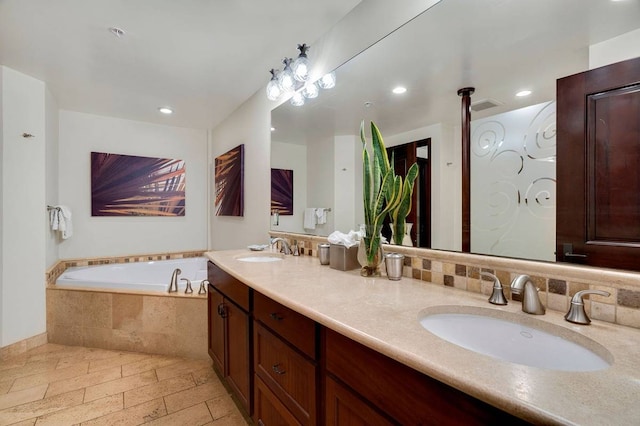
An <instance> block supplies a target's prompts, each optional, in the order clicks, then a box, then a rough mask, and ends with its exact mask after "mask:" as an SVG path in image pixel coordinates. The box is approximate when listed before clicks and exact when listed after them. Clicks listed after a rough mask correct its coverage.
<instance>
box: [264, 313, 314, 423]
mask: <svg viewBox="0 0 640 426" xmlns="http://www.w3.org/2000/svg"><path fill="white" fill-rule="evenodd" d="M253 341H254V346H253V347H254V371H255V374H256V375H257V376H258V377H259V378H260V379H261V380H262V381H263V382H264V383H265V384H266V385H267V386H268V387H269V389H271V391H272V392H273V393H274V395H276V396H277V397H278V400H279V401H281V402H282V404H284V405H285V406H286V407H287V409H288V410H289V411H290V412H291V413H292V414H293V415H294V416H295V417H296V419H298V421H300V423H302V424H305V425H312V424H316V405H317V404H316V384H317V368H316V365H315V364H314V363H313V362H311V361H309V360H308V359H307V358H305V357H304V356H302V355H301V354H299V353H298V352H296V351H295V350H293V349H292V348H291V347H289V345H287V344H286V343H284V342H283V341H282V340H281V339H280V338H278V337H277V336H276V335H275V334H272V333H271V332H270V331H269V330H268V329H267V328H266V327H264V326H262V325H261V324H260V323H257V322H256V323H254V328H253Z"/></svg>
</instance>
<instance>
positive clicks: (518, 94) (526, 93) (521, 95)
mask: <svg viewBox="0 0 640 426" xmlns="http://www.w3.org/2000/svg"><path fill="white" fill-rule="evenodd" d="M530 94H531V90H521V91H519V92H518V93H516V96H517V97H519V98H522V97H524V96H529V95H530Z"/></svg>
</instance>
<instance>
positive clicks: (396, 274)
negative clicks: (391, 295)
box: [384, 253, 404, 281]
mask: <svg viewBox="0 0 640 426" xmlns="http://www.w3.org/2000/svg"><path fill="white" fill-rule="evenodd" d="M384 264H385V267H386V269H387V278H389V279H390V280H393V281H398V280H399V279H401V278H402V267H403V266H404V255H403V254H400V253H387V254H385V255H384Z"/></svg>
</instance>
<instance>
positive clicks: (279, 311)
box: [253, 292, 316, 359]
mask: <svg viewBox="0 0 640 426" xmlns="http://www.w3.org/2000/svg"><path fill="white" fill-rule="evenodd" d="M253 316H254V318H255V319H256V320H258V321H260V322H261V323H263V324H264V325H266V326H267V327H269V328H270V329H271V330H273V331H274V332H275V333H277V334H278V335H280V336H281V337H282V338H284V339H285V340H287V341H288V342H289V343H291V344H292V345H293V346H295V347H296V348H297V349H299V350H300V351H301V352H303V353H304V354H306V355H307V356H309V357H310V358H312V359H316V323H315V322H314V321H313V320H311V319H309V318H307V317H305V316H304V315H301V314H299V313H297V312H295V311H293V310H291V309H289V308H287V307H286V306H283V305H281V304H280V303H278V302H276V301H274V300H271V299H269V298H268V297H266V296H264V295H262V294H260V293H258V292H254V295H253Z"/></svg>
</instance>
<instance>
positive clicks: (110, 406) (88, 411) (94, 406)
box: [36, 394, 122, 426]
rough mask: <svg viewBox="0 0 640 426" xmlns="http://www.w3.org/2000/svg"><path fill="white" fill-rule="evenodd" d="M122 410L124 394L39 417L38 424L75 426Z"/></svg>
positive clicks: (43, 425)
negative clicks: (74, 425)
mask: <svg viewBox="0 0 640 426" xmlns="http://www.w3.org/2000/svg"><path fill="white" fill-rule="evenodd" d="M121 410H122V394H118V395H112V396H108V397H106V398H102V399H98V400H95V401H93V402H89V403H87V404H80V405H76V406H75V407H71V408H67V409H65V410H60V411H58V412H56V413H53V414H49V415H46V416H42V417H38V421H37V422H36V424H37V425H38V426H60V425H73V424H77V423H80V422H83V421H85V420H90V419H95V418H96V417H102V416H104V415H106V414H109V413H113V412H116V411H121Z"/></svg>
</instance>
